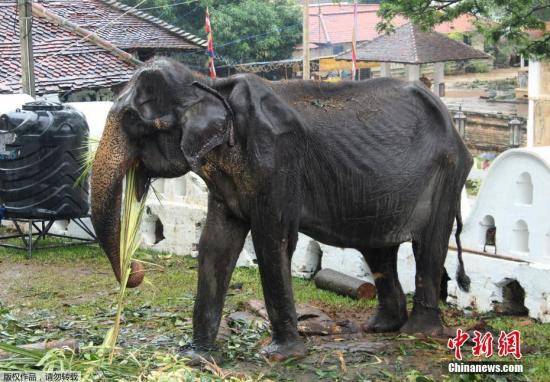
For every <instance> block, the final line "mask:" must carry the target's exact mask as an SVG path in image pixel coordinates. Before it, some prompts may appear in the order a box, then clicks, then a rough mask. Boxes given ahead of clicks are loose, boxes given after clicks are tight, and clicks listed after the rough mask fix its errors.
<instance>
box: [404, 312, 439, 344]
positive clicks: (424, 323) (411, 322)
mask: <svg viewBox="0 0 550 382" xmlns="http://www.w3.org/2000/svg"><path fill="white" fill-rule="evenodd" d="M401 332H403V333H407V334H422V335H425V336H428V337H446V336H447V333H448V330H447V328H445V327H444V326H443V324H442V322H441V317H440V315H439V309H435V308H424V307H417V306H415V307H414V308H413V311H412V313H411V315H410V317H409V319H408V320H407V322H406V323H405V325H403V326H402V327H401Z"/></svg>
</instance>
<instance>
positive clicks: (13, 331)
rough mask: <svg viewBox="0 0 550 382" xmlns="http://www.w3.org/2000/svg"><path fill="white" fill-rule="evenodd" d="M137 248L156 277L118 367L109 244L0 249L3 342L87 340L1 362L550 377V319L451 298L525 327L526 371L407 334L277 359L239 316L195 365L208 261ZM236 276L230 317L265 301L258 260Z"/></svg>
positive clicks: (177, 370) (251, 374)
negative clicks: (484, 371) (109, 338)
mask: <svg viewBox="0 0 550 382" xmlns="http://www.w3.org/2000/svg"><path fill="white" fill-rule="evenodd" d="M137 257H138V258H141V259H142V260H145V261H147V263H146V268H147V273H146V275H147V276H146V282H144V283H143V284H142V285H141V286H140V287H139V288H137V289H132V290H128V291H127V301H126V307H125V312H124V315H123V318H122V328H121V333H120V338H119V346H120V348H119V349H118V351H117V355H116V359H115V362H114V363H113V365H116V367H114V366H109V365H108V364H105V363H104V362H102V361H101V360H100V359H98V358H97V355H96V352H97V349H96V348H95V346H98V345H100V344H101V342H102V340H103V338H104V336H105V333H106V331H107V330H108V329H109V328H110V327H111V326H112V324H113V318H114V315H115V308H116V305H115V304H116V295H117V291H118V285H117V283H116V281H115V279H114V276H113V275H112V272H111V268H110V265H109V264H108V262H107V260H106V258H105V256H103V255H102V254H101V251H100V250H99V249H98V248H97V247H96V246H86V247H69V248H64V249H55V250H43V251H37V252H35V254H34V255H33V258H32V259H26V258H25V253H24V252H17V251H14V250H12V249H4V248H2V249H0V342H2V343H7V344H10V345H22V344H29V343H36V342H40V341H44V340H62V339H76V340H77V341H78V342H79V343H80V345H81V348H82V351H81V353H80V354H78V355H71V354H63V353H62V352H59V351H53V352H50V353H48V355H47V357H46V358H45V359H42V361H41V363H40V366H36V365H37V364H38V363H39V360H40V359H41V358H42V357H43V356H44V353H43V352H38V353H35V354H27V355H16V354H10V355H9V357H7V358H6V357H3V358H2V357H1V356H0V370H9V369H11V370H14V369H17V370H22V369H30V368H37V367H38V368H45V367H48V368H59V367H61V365H63V367H68V368H72V369H75V370H78V371H81V372H82V373H83V375H85V374H86V372H87V371H89V370H93V371H94V373H93V375H92V376H91V377H92V378H95V379H96V380H101V379H102V378H103V379H106V380H128V381H130V380H150V381H152V380H181V381H188V380H195V379H196V378H202V380H234V381H238V380H245V381H248V380H253V381H255V380H265V381H267V380H273V381H295V380H300V381H325V380H326V381H332V380H338V381H368V380H389V381H404V380H405V381H430V380H433V381H440V380H457V381H459V380H460V381H501V380H517V381H523V380H534V381H537V380H538V381H543V380H545V378H546V377H547V376H548V375H549V374H550V361H549V358H550V357H549V354H550V341H549V338H550V325H548V324H540V323H537V322H535V321H533V320H530V319H528V318H527V317H515V318H513V317H505V316H504V317H498V316H496V315H491V314H485V315H480V314H476V313H475V312H473V313H472V312H466V313H464V312H462V311H459V310H456V309H453V308H451V307H447V306H444V307H442V308H443V312H444V319H445V322H446V323H447V325H449V326H457V325H460V326H461V327H462V328H469V327H474V326H476V325H478V326H479V325H482V326H483V327H484V328H485V329H484V330H491V331H494V332H498V331H500V330H507V331H509V330H511V329H519V330H520V331H521V333H522V341H523V355H524V357H523V358H522V360H521V361H520V362H521V363H522V364H523V365H524V370H525V373H524V374H523V375H516V376H512V375H507V376H490V375H484V376H482V375H473V374H471V375H462V376H456V375H455V376H452V375H449V373H448V371H447V369H446V365H447V363H448V362H449V361H451V360H452V359H453V355H452V353H451V351H450V350H448V349H447V346H446V342H445V341H442V340H434V339H421V338H415V337H410V336H404V335H397V334H391V335H390V334H386V335H383V334H379V335H374V334H369V335H362V334H361V335H358V334H354V335H348V336H346V335H332V336H324V337H322V336H316V337H309V338H307V339H306V341H307V344H308V348H309V349H310V351H309V355H308V356H307V357H306V358H305V359H301V360H289V361H287V362H283V363H278V364H270V363H268V362H266V360H264V359H262V358H261V357H260V356H259V355H258V350H259V349H260V348H261V346H262V345H264V344H266V343H267V342H268V341H269V332H268V330H266V329H265V328H264V327H262V326H247V325H240V324H237V325H235V324H233V325H231V326H230V327H229V326H227V325H225V327H224V328H223V329H222V331H221V339H220V341H219V342H220V349H221V351H222V353H223V358H224V361H223V362H222V363H221V364H219V365H207V366H206V367H205V368H203V369H202V370H199V369H191V368H188V367H186V366H185V364H184V360H182V359H181V358H180V357H178V353H177V350H178V348H179V347H180V346H182V345H184V344H185V343H187V342H188V341H189V340H190V338H191V336H192V322H191V317H192V309H193V302H194V293H195V288H196V267H197V262H196V260H195V259H193V258H191V257H178V256H172V255H166V254H156V253H152V252H146V251H139V252H138V254H137ZM149 263H154V264H157V265H156V266H154V265H151V264H149ZM231 285H232V287H231V289H230V290H229V294H228V296H227V299H226V305H225V308H224V315H225V316H227V315H229V314H230V313H232V312H235V311H238V310H243V307H244V306H245V305H246V302H247V301H249V300H252V299H262V292H261V287H260V279H259V274H258V271H257V269H237V270H236V271H235V273H234V275H233V278H232V281H231ZM294 294H295V299H296V301H297V302H298V303H307V304H309V305H313V306H316V307H318V308H321V309H322V310H323V311H325V312H326V313H327V314H329V315H330V316H331V317H332V318H334V319H338V320H344V319H350V320H355V321H362V320H366V319H367V318H368V317H369V316H370V315H371V314H372V313H373V312H374V309H375V306H376V304H375V303H374V302H373V301H354V300H351V299H349V298H345V297H340V296H337V295H335V294H333V293H331V292H327V291H322V290H319V289H317V288H315V286H314V284H313V283H312V282H310V281H306V280H300V279H294ZM409 300H410V298H409ZM4 350H5V349H4ZM1 352H2V350H0V354H1ZM470 352H471V345H468V346H466V347H465V348H464V353H465V354H466V357H467V358H472V357H471V356H469V355H468V354H469V353H470ZM472 359H473V358H472ZM493 360H494V361H508V359H506V360H503V359H501V358H498V357H493ZM510 361H512V359H510Z"/></svg>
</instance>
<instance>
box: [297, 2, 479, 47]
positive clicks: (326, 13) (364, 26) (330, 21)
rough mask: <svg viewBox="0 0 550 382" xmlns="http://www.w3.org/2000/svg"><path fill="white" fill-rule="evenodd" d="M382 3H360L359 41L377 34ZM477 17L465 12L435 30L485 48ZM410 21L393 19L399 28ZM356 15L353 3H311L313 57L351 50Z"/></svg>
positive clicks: (367, 39) (310, 33)
mask: <svg viewBox="0 0 550 382" xmlns="http://www.w3.org/2000/svg"><path fill="white" fill-rule="evenodd" d="M379 8H380V5H379V4H359V5H358V17H357V19H358V20H357V24H358V30H357V42H358V43H361V42H365V41H370V40H373V39H374V38H376V37H378V36H379V35H380V33H379V32H378V31H377V30H376V24H378V22H380V17H379V16H378V15H377V12H378V10H379ZM473 20H474V17H473V16H469V15H462V16H460V17H458V18H456V19H455V20H453V21H452V22H446V23H442V24H440V25H437V26H436V27H435V28H434V30H435V31H436V32H439V33H443V34H446V35H450V37H453V38H459V39H462V40H463V42H465V43H467V44H470V45H472V46H473V47H475V48H476V49H480V50H483V45H484V39H483V37H482V36H481V35H480V34H479V33H476V32H475V31H476V28H475V26H474V24H473ZM407 22H408V20H407V19H405V18H403V17H397V18H395V19H394V20H393V23H394V25H395V26H396V27H399V26H401V25H404V24H406V23H407ZM353 25H354V14H353V4H352V3H344V2H342V3H340V4H334V3H331V4H312V5H310V6H309V42H310V50H311V57H325V56H331V55H337V54H340V53H342V52H344V51H346V50H348V49H351V39H352V31H353ZM302 55H303V53H302V46H301V45H300V46H298V47H297V48H296V51H295V52H294V57H302Z"/></svg>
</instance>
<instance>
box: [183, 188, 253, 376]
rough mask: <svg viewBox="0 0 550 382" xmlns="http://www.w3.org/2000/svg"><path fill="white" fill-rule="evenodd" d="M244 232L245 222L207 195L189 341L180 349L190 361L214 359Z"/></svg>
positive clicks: (245, 231) (243, 239) (194, 362)
mask: <svg viewBox="0 0 550 382" xmlns="http://www.w3.org/2000/svg"><path fill="white" fill-rule="evenodd" d="M248 231H249V228H248V225H247V224H245V223H243V222H241V221H240V220H237V219H235V218H232V217H231V216H229V213H228V211H227V209H226V206H225V205H224V204H223V203H222V202H219V201H216V200H213V199H212V198H210V200H209V202H208V216H207V219H206V224H205V227H204V230H203V232H202V235H201V238H200V242H199V258H198V260H199V277H198V286H197V295H196V297H195V307H194V312H193V342H192V343H191V344H189V345H187V346H186V347H185V349H184V351H183V356H184V357H187V358H189V359H190V361H189V363H190V364H194V365H196V364H199V363H201V362H202V361H203V360H204V359H206V360H212V359H214V358H213V355H212V352H213V350H214V342H215V340H216V336H217V334H218V329H219V326H220V320H221V315H222V310H223V305H224V300H225V296H226V293H227V288H228V285H229V281H230V280H231V275H232V273H233V269H234V268H235V264H236V262H237V259H238V257H239V254H240V253H241V251H242V248H243V245H244V241H245V239H246V235H247V234H248Z"/></svg>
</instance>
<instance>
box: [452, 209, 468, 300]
mask: <svg viewBox="0 0 550 382" xmlns="http://www.w3.org/2000/svg"><path fill="white" fill-rule="evenodd" d="M461 232H462V214H461V212H460V203H459V204H458V212H457V214H456V232H455V240H456V248H457V253H458V268H457V270H456V282H457V284H458V287H459V288H460V289H461V290H463V291H464V292H469V291H470V278H469V277H468V275H467V274H466V271H465V270H464V261H462V244H461V243H460V234H461Z"/></svg>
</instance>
